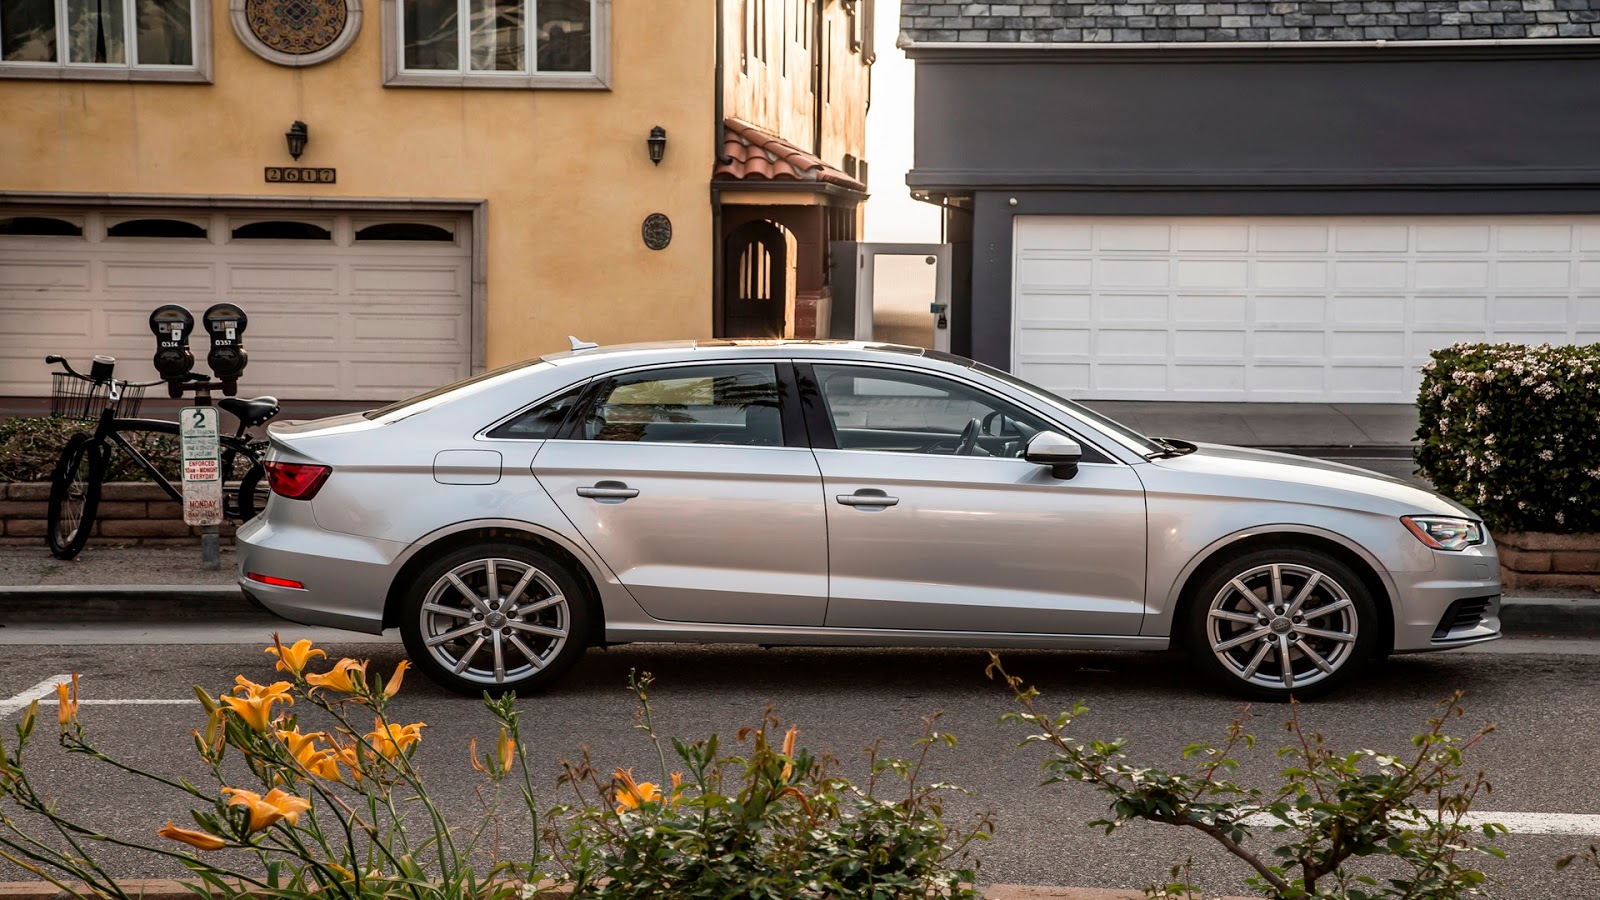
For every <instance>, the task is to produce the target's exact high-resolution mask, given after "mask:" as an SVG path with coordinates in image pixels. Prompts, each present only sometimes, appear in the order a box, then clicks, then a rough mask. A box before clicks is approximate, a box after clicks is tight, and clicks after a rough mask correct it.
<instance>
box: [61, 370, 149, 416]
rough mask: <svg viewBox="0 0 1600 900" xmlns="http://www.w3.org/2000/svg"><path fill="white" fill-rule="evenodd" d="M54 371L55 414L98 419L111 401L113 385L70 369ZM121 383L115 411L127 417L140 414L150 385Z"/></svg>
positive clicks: (116, 413)
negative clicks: (140, 408)
mask: <svg viewBox="0 0 1600 900" xmlns="http://www.w3.org/2000/svg"><path fill="white" fill-rule="evenodd" d="M50 375H51V379H52V382H53V383H52V385H51V388H50V415H52V416H60V417H61V418H64V419H98V418H99V417H100V411H101V410H103V409H105V408H106V405H107V404H108V403H109V402H110V387H111V386H110V384H108V383H107V382H104V381H95V380H94V379H92V378H84V377H83V376H81V375H73V374H71V373H69V372H51V373H50ZM117 384H118V386H119V387H120V388H121V391H120V393H119V395H118V398H117V403H116V409H115V411H114V412H113V413H112V414H113V415H115V416H118V417H123V418H126V417H130V416H137V415H138V414H139V405H140V404H142V403H143V402H144V389H145V387H146V385H143V384H137V383H131V382H123V381H119V382H117Z"/></svg>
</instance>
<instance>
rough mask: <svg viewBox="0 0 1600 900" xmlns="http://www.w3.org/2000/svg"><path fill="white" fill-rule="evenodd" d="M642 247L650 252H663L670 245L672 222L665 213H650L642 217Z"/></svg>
mask: <svg viewBox="0 0 1600 900" xmlns="http://www.w3.org/2000/svg"><path fill="white" fill-rule="evenodd" d="M640 231H641V233H642V234H643V235H644V245H645V246H646V247H649V248H650V249H651V250H665V249H666V248H667V245H668V244H670V243H672V220H671V219H669V218H667V216H666V214H665V213H651V214H650V215H648V216H645V217H644V227H643V228H642V229H640Z"/></svg>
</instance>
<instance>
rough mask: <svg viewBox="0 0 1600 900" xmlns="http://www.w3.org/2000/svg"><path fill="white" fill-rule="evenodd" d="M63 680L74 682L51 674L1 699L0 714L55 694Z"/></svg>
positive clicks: (66, 676) (67, 677) (11, 711)
mask: <svg viewBox="0 0 1600 900" xmlns="http://www.w3.org/2000/svg"><path fill="white" fill-rule="evenodd" d="M63 682H65V683H68V684H70V683H72V676H71V675H51V676H50V677H49V678H46V679H45V680H43V681H41V682H39V683H38V684H36V685H34V686H33V687H31V688H28V689H27V690H25V691H23V692H21V693H20V694H17V695H16V696H13V697H7V698H6V699H4V700H0V716H7V715H10V714H11V713H14V712H16V711H18V710H21V709H27V708H28V704H30V703H32V702H33V701H35V700H43V699H44V698H45V697H50V696H52V695H54V694H55V692H56V685H58V684H62V683H63ZM51 702H52V703H53V702H55V701H54V700H53V699H52V700H51ZM195 702H196V703H198V702H199V701H198V700H197V701H195Z"/></svg>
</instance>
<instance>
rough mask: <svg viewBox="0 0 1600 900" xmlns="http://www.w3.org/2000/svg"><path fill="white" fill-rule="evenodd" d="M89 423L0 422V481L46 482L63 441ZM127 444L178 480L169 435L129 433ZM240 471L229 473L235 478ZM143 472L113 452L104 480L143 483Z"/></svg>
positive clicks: (177, 454) (178, 459) (175, 449)
mask: <svg viewBox="0 0 1600 900" xmlns="http://www.w3.org/2000/svg"><path fill="white" fill-rule="evenodd" d="M93 430H94V423H93V422H85V421H82V420H79V419H59V418H54V417H50V416H12V417H11V418H8V419H4V420H0V481H5V482H32V481H49V480H50V475H51V473H52V472H54V471H55V466H56V459H57V458H58V457H60V456H61V448H62V447H63V446H65V445H66V443H67V438H70V437H72V436H73V435H74V434H77V433H78V432H80V431H83V432H92V431H93ZM129 442H130V443H132V444H133V446H134V447H136V448H138V450H139V452H140V453H143V454H144V455H145V457H146V458H148V459H149V460H150V462H152V463H153V464H155V467H156V468H157V469H158V470H160V471H161V473H162V474H164V475H166V476H167V477H168V478H177V477H179V472H181V471H182V469H183V463H182V455H183V453H182V450H181V449H180V448H179V446H178V439H177V437H176V436H174V435H170V434H150V433H141V434H132V435H129ZM242 474H243V473H242V472H236V473H232V474H231V475H230V477H231V478H237V477H238V476H239V475H242ZM146 477H147V476H146V475H145V473H144V470H143V469H140V468H139V467H138V466H136V465H134V463H133V460H131V459H129V458H128V457H127V455H126V454H123V453H120V452H118V453H113V454H112V456H111V467H110V469H109V471H107V472H106V480H107V481H144V480H146Z"/></svg>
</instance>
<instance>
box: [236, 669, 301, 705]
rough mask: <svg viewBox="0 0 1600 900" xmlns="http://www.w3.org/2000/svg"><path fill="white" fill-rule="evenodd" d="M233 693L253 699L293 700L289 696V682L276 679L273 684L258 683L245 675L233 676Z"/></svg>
mask: <svg viewBox="0 0 1600 900" xmlns="http://www.w3.org/2000/svg"><path fill="white" fill-rule="evenodd" d="M233 685H234V687H233V693H234V696H236V697H249V698H250V699H251V700H263V699H266V698H267V697H274V698H277V699H279V700H284V701H287V702H293V700H294V698H293V697H290V696H289V682H287V681H274V682H273V683H271V684H256V683H255V682H254V681H251V680H250V679H248V678H246V677H244V676H243V675H235V676H233Z"/></svg>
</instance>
